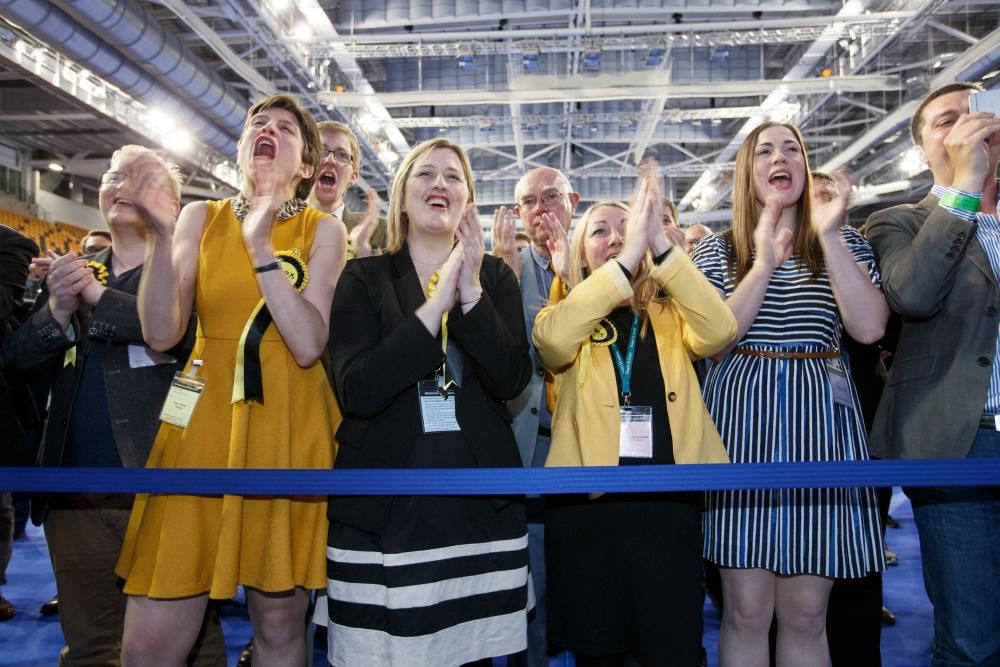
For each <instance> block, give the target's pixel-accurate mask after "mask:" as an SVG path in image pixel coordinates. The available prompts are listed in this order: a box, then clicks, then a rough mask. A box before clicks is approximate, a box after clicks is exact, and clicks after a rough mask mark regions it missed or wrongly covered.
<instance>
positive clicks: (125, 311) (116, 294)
mask: <svg viewBox="0 0 1000 667" xmlns="http://www.w3.org/2000/svg"><path fill="white" fill-rule="evenodd" d="M110 258H111V250H110V249H107V250H102V251H101V252H99V253H97V254H96V255H95V256H93V259H94V260H96V261H98V262H101V263H102V264H105V265H107V263H108V262H109V261H110ZM141 275H142V267H139V269H138V270H137V271H136V272H135V273H134V274H132V276H131V277H130V279H129V281H128V283H127V284H126V285H125V286H124V288H123V289H122V290H121V291H118V290H113V289H109V290H107V291H105V292H104V295H103V296H102V297H101V300H100V301H99V302H98V303H97V306H96V307H95V308H94V311H93V318H92V319H91V321H90V322H89V323H88V322H79V321H78V320H77V318H76V317H75V316H74V319H73V324H72V326H73V328H74V329H75V331H76V342H75V343H74V342H73V341H70V340H69V339H68V338H67V337H66V335H65V333H64V332H63V330H62V329H61V328H60V326H59V325H58V323H56V321H55V319H53V317H52V313H51V312H50V311H49V306H48V298H47V293H43V295H42V296H41V297H39V299H38V301H37V302H36V310H35V312H34V313H32V315H31V317H30V318H28V319H27V320H26V321H25V322H24V324H22V325H21V326H20V327H19V328H18V329H17V330H16V331H14V333H13V334H11V336H10V338H9V339H8V340H7V341H6V342H5V348H6V352H7V355H8V360H9V361H10V362H11V363H13V364H14V365H16V366H17V367H19V368H22V369H25V370H41V371H44V372H46V373H48V374H51V381H52V391H51V397H50V400H49V414H48V419H47V420H46V423H45V433H44V435H43V437H42V449H41V451H40V452H39V456H38V462H39V464H40V465H43V466H59V465H60V464H61V463H62V458H63V452H64V449H65V446H66V437H67V433H68V429H69V419H70V417H71V416H72V414H73V402H74V401H75V399H76V395H77V391H78V390H79V389H80V385H81V381H82V379H83V373H82V370H83V360H84V359H85V358H86V357H87V356H88V355H89V354H90V350H91V347H90V340H91V338H94V337H100V338H103V339H104V340H106V341H107V342H108V343H110V345H109V346H108V347H107V349H106V351H105V352H104V355H103V356H102V357H101V359H100V363H101V368H102V369H103V370H104V383H105V392H106V394H107V401H108V408H109V412H110V414H109V415H108V417H109V418H110V420H111V431H112V433H114V437H115V445H116V447H117V449H118V454H119V456H120V457H121V461H122V465H123V466H124V467H126V468H141V467H143V466H145V465H146V459H147V458H148V457H149V452H150V450H152V448H153V440H154V439H155V438H156V433H157V431H158V430H159V428H160V420H159V414H160V408H161V407H162V406H163V401H164V399H165V398H166V395H167V391H168V389H169V388H170V381H171V379H172V378H173V376H174V372H175V371H177V370H180V369H181V368H183V367H184V362H185V361H186V360H187V356H188V354H189V353H190V351H191V348H192V346H193V343H194V333H195V328H196V319H195V317H194V315H192V316H191V321H190V323H189V326H188V331H187V335H186V336H185V338H184V340H183V341H181V343H180V344H178V346H177V347H176V348H175V349H174V350H172V351H171V354H172V355H173V356H174V357H175V358H177V361H176V362H174V363H169V364H164V365H161V366H148V367H144V368H132V367H131V365H130V363H129V351H128V348H129V345H144V342H143V338H142V326H141V324H140V322H139V310H138V304H137V297H136V294H138V292H139V281H140V278H141ZM74 345H75V346H76V355H77V361H76V364H65V363H63V357H64V355H65V352H66V350H68V349H69V348H71V347H73V346H74ZM45 510H46V507H45V504H44V503H43V502H39V503H36V505H35V506H34V507H33V509H32V520H33V521H35V522H36V523H39V522H41V521H42V520H43V518H44V514H45Z"/></svg>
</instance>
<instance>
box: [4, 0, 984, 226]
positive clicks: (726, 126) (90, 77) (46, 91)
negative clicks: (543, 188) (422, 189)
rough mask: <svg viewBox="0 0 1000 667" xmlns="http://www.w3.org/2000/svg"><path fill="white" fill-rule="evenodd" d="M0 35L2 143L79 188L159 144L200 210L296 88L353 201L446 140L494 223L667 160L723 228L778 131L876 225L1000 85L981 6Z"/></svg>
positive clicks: (154, 17) (651, 9)
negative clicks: (850, 181) (333, 150)
mask: <svg viewBox="0 0 1000 667" xmlns="http://www.w3.org/2000/svg"><path fill="white" fill-rule="evenodd" d="M0 17H3V18H4V19H5V20H4V21H0V143H4V144H7V145H9V146H10V147H12V148H14V149H16V150H18V151H20V153H21V155H22V156H23V158H24V161H25V162H26V163H27V164H29V165H31V166H32V167H34V168H36V169H39V170H40V171H41V172H43V182H46V179H47V181H52V182H54V181H56V180H58V179H67V178H74V179H78V180H79V182H80V183H81V184H82V185H83V187H85V188H93V187H94V185H95V183H96V181H95V180H94V179H95V177H96V176H97V175H98V174H99V173H100V171H101V170H102V169H103V168H104V166H106V164H107V159H108V157H109V155H110V153H111V151H112V150H113V149H114V148H115V147H116V146H118V145H121V144H122V143H128V142H133V143H134V142H138V143H144V144H147V145H158V146H161V147H162V148H164V149H165V150H166V151H167V152H168V153H170V154H171V155H172V156H173V157H175V158H176V159H178V160H179V161H180V162H181V163H182V164H183V165H184V167H185V172H186V174H187V183H186V186H185V196H186V197H190V198H203V197H219V196H224V195H225V194H227V193H231V192H232V186H233V185H234V184H235V183H237V175H236V173H235V169H234V167H233V165H232V160H233V159H234V156H235V144H236V139H237V137H238V134H239V131H240V128H241V127H242V122H243V113H244V112H245V110H246V108H247V107H248V106H249V104H250V102H251V101H252V100H254V99H256V98H258V97H260V96H262V95H265V94H270V93H273V92H278V91H287V92H291V93H293V94H295V95H297V96H299V97H300V98H301V99H302V100H303V101H304V102H305V103H306V104H307V105H308V106H309V107H310V108H311V109H312V110H313V112H314V113H315V114H316V116H317V117H318V118H333V119H339V120H344V121H346V122H348V123H349V124H351V125H352V127H354V129H355V131H356V132H357V134H358V135H359V137H360V138H361V140H362V143H363V145H364V154H365V158H364V166H363V169H362V176H363V178H362V179H361V181H360V182H359V188H358V191H356V192H354V193H353V195H352V196H353V197H357V196H358V195H359V194H360V190H363V189H367V188H370V187H371V188H375V189H376V190H377V191H378V192H379V194H380V195H381V197H382V199H383V200H385V199H386V198H387V191H388V188H389V187H390V185H391V182H392V174H393V172H394V169H395V167H396V166H397V165H398V164H399V161H400V159H401V157H402V156H403V155H405V153H406V151H407V150H408V149H409V148H410V147H411V146H413V145H414V144H416V143H418V142H419V141H422V140H424V139H428V138H431V137H437V136H445V137H447V138H449V139H451V140H453V141H455V142H457V143H459V144H461V145H462V146H464V147H465V148H466V149H467V150H468V151H469V154H470V156H471V158H472V162H473V168H474V170H475V174H476V191H477V200H478V202H479V204H480V207H481V212H482V213H483V214H484V215H485V216H488V215H489V213H490V211H491V210H492V209H494V208H496V207H498V206H500V205H503V204H511V203H512V201H513V190H514V184H515V183H516V180H517V178H518V177H519V176H520V174H522V173H523V172H524V171H526V170H527V169H530V168H532V167H534V166H539V165H548V166H553V167H557V168H559V169H562V170H563V171H564V172H566V174H567V175H568V176H569V177H570V181H571V183H572V184H573V186H574V189H576V190H577V191H578V192H580V193H581V196H582V199H583V201H584V203H586V202H592V201H596V200H597V199H604V198H627V197H628V195H629V193H630V192H631V189H632V186H633V183H634V178H635V166H636V163H637V161H638V160H640V159H641V158H643V157H645V156H652V157H655V158H656V159H657V160H658V161H659V164H660V167H661V169H662V171H663V175H664V184H665V190H666V191H667V192H668V193H669V194H670V195H671V196H672V197H673V198H674V199H675V201H677V202H678V203H679V204H680V205H681V210H682V220H684V221H687V222H693V221H703V222H708V223H709V224H711V225H712V226H714V227H716V228H718V227H724V226H726V225H727V223H728V218H729V214H728V208H729V197H730V187H729V183H730V179H731V176H732V168H733V159H734V156H735V153H736V149H737V148H738V146H739V144H740V142H741V141H742V139H743V137H745V136H746V134H747V133H748V132H749V131H750V130H751V129H752V128H753V127H754V126H755V125H756V124H757V123H760V122H761V121H763V120H766V119H769V118H775V119H781V120H790V121H792V122H795V123H797V124H798V125H799V126H800V127H801V128H802V130H803V132H804V133H805V136H806V139H807V142H808V145H809V151H810V157H811V161H812V164H813V167H814V168H821V169H825V170H830V169H833V168H835V167H839V166H847V167H849V168H850V169H851V170H852V171H853V172H854V174H855V177H856V179H857V182H858V192H857V193H856V197H855V207H856V210H857V211H858V212H859V213H863V212H864V211H866V210H870V208H872V207H879V206H885V205H888V204H890V203H895V202H898V201H913V200H916V199H918V198H919V197H920V196H921V194H922V193H923V192H924V191H925V190H926V187H927V185H928V184H929V174H928V172H926V170H925V169H924V167H923V165H922V164H920V162H919V160H918V159H916V157H915V155H914V154H913V152H912V151H911V150H910V148H911V143H910V141H909V137H908V132H907V124H908V121H909V118H910V116H911V115H912V112H913V109H914V107H915V105H916V103H917V101H919V99H920V98H921V97H922V96H923V95H924V94H925V93H926V92H927V91H928V90H930V89H933V88H935V87H937V86H939V85H942V84H944V83H947V82H950V81H954V80H976V81H982V83H983V84H984V85H985V86H986V87H993V86H995V85H997V83H998V82H1000V77H998V76H997V74H998V72H1000V2H985V1H977V0H971V1H967V2H949V1H940V0H938V1H913V2H902V1H896V2H880V1H879V0H872V1H864V0H849V1H848V2H846V3H844V2H834V1H827V0H818V1H810V2H805V1H802V0H787V1H781V0H765V1H760V2H755V1H752V0H748V1H745V2H744V1H740V0H688V1H685V2H678V1H676V0H674V1H671V0H340V1H337V0H265V1H262V2H248V1H245V0H194V1H190V2H183V1H182V0H159V1H157V2H149V1H146V0H58V1H55V2H52V1H50V0H0ZM53 163H55V164H57V165H58V166H61V167H62V168H63V171H62V172H61V174H58V175H52V174H49V173H48V170H49V166H48V165H50V164H53ZM581 210H582V209H581Z"/></svg>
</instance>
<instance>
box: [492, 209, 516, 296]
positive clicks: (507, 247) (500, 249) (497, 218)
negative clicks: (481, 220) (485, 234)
mask: <svg viewBox="0 0 1000 667" xmlns="http://www.w3.org/2000/svg"><path fill="white" fill-rule="evenodd" d="M492 233H493V254H494V255H496V256H497V257H499V258H500V259H501V260H503V263H504V264H506V265H507V266H509V267H510V270H511V271H513V272H514V275H515V276H517V279H518V280H520V279H521V261H520V259H519V258H518V253H517V223H516V222H515V217H514V211H513V210H511V209H509V208H507V207H506V206H501V207H500V208H498V209H497V210H496V211H495V212H494V213H493V230H492Z"/></svg>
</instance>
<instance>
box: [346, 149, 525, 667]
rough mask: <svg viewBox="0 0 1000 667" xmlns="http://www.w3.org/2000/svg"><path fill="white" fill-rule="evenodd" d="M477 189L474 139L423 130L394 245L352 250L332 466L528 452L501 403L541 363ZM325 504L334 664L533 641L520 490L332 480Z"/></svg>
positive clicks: (405, 179)
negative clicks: (469, 149) (336, 487)
mask: <svg viewBox="0 0 1000 667" xmlns="http://www.w3.org/2000/svg"><path fill="white" fill-rule="evenodd" d="M474 199H475V193H474V191H473V181H472V172H471V169H470V166H469V160H468V157H467V156H466V154H465V152H464V151H463V150H462V149H461V148H460V147H458V146H456V145H454V144H452V143H450V142H448V141H445V140H444V139H433V140H431V141H427V142H424V143H423V144H420V145H419V146H417V147H415V148H414V149H413V151H411V152H410V154H409V155H408V156H407V158H406V160H405V161H404V162H403V164H402V165H401V166H400V169H399V172H398V173H397V175H396V182H395V183H394V186H393V189H392V197H391V198H390V201H389V215H388V232H389V234H388V243H387V249H386V250H387V252H386V254H384V255H379V256H374V257H364V258H360V259H356V260H353V261H351V262H348V265H347V269H346V270H345V271H344V274H343V276H342V277H341V280H340V283H339V284H338V286H337V292H336V295H335V297H334V303H333V313H332V316H331V317H332V318H333V321H335V322H341V323H346V324H344V325H340V326H338V327H336V328H334V330H333V332H332V334H331V337H330V358H331V363H332V370H333V377H334V381H335V384H336V391H337V395H338V397H339V399H340V402H341V406H342V407H343V412H344V421H343V423H342V424H341V427H340V429H339V430H338V431H337V441H338V442H339V443H340V449H339V451H338V453H337V459H336V464H335V467H337V468H339V469H344V468H477V467H482V468H504V467H507V468H520V467H521V458H520V456H519V454H518V452H517V445H516V443H515V441H514V435H513V433H512V432H511V429H510V416H509V415H508V414H507V409H506V407H505V406H504V405H503V401H505V400H509V399H512V398H514V397H515V396H517V395H518V394H519V393H520V392H521V390H522V389H523V388H524V387H525V385H526V384H527V383H528V380H529V378H530V375H531V359H530V358H529V356H528V341H527V337H526V335H525V330H524V313H523V310H522V305H521V292H520V289H519V287H518V284H517V279H516V278H515V277H514V273H513V272H512V271H511V270H510V269H509V268H508V267H507V265H505V264H504V263H503V262H501V261H500V260H498V259H497V258H495V257H492V256H484V252H483V235H482V229H481V227H480V226H479V218H478V215H477V214H476V210H475V206H474ZM456 240H457V243H456ZM341 318H342V319H341ZM329 512H330V537H329V542H328V549H327V559H328V577H329V582H328V586H327V591H328V594H329V603H328V611H329V631H330V634H329V655H328V657H329V660H330V664H332V665H334V666H335V667H355V666H356V665H373V666H374V665H378V666H383V665H394V666H402V665H406V666H412V667H426V666H428V665H434V666H435V667H449V666H455V665H463V664H468V663H479V662H481V661H482V662H484V664H487V665H488V664H490V662H489V661H490V658H492V657H495V656H503V655H509V654H512V653H517V652H520V651H523V650H524V649H525V648H526V646H527V613H528V609H529V608H530V606H531V604H530V602H529V600H530V595H529V589H528V535H527V524H526V522H525V515H524V505H523V503H522V502H520V500H519V499H517V498H511V497H509V496H506V497H492V498H491V497H484V496H466V497H459V496H395V497H390V496H366V497H353V498H352V497H344V496H335V497H332V498H331V499H330V503H329Z"/></svg>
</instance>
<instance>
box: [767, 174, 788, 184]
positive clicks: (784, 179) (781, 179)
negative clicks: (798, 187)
mask: <svg viewBox="0 0 1000 667" xmlns="http://www.w3.org/2000/svg"><path fill="white" fill-rule="evenodd" d="M767 182H768V183H769V184H770V185H777V186H778V187H784V186H788V185H791V184H792V175H791V174H790V173H788V172H787V171H776V172H774V173H773V174H771V175H770V176H768V178H767Z"/></svg>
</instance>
